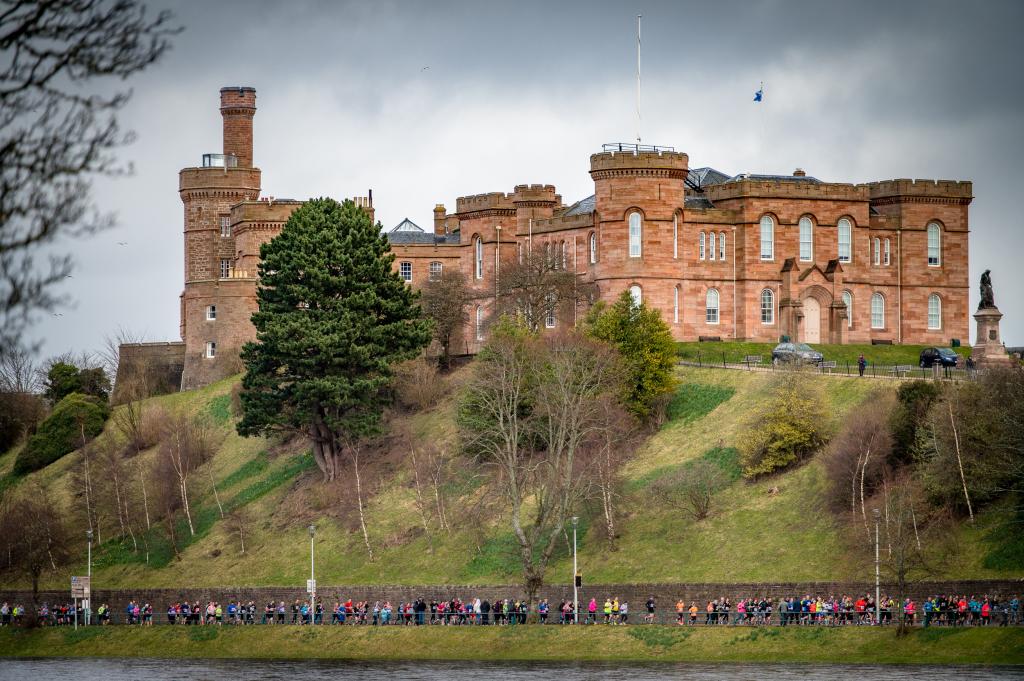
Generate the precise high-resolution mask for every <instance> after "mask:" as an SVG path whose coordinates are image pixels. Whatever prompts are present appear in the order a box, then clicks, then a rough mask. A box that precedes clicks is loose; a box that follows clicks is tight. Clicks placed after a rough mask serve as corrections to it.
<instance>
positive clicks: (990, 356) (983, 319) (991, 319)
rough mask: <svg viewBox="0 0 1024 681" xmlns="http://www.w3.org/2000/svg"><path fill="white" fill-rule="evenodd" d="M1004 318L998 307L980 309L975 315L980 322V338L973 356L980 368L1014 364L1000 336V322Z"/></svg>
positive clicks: (976, 342)
mask: <svg viewBox="0 0 1024 681" xmlns="http://www.w3.org/2000/svg"><path fill="white" fill-rule="evenodd" d="M1002 318H1003V313H1002V312H1000V311H999V308H996V307H984V308H978V311H977V312H975V313H974V319H975V320H977V322H978V337H977V340H976V341H975V343H974V348H973V350H972V352H971V355H972V356H973V357H974V361H975V363H976V364H977V365H978V366H979V367H984V366H1001V365H1009V364H1012V363H1013V359H1012V358H1011V357H1010V356H1009V355H1008V354H1006V346H1004V345H1003V341H1002V338H1001V337H1000V335H999V320H1000V319H1002Z"/></svg>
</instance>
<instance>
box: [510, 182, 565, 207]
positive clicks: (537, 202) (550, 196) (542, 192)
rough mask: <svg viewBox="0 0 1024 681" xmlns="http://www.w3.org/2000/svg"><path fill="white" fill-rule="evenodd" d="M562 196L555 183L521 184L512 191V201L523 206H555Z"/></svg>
mask: <svg viewBox="0 0 1024 681" xmlns="http://www.w3.org/2000/svg"><path fill="white" fill-rule="evenodd" d="M560 198H561V197H559V196H558V194H556V193H555V185H553V184H519V185H516V187H515V190H514V191H513V192H512V203H513V204H514V205H515V206H516V208H521V207H552V208H553V207H554V206H556V205H557V204H558V202H559V199H560Z"/></svg>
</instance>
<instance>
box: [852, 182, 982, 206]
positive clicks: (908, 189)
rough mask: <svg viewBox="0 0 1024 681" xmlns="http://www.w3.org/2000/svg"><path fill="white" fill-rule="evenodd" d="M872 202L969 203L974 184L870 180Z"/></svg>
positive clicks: (884, 203)
mask: <svg viewBox="0 0 1024 681" xmlns="http://www.w3.org/2000/svg"><path fill="white" fill-rule="evenodd" d="M861 186H866V187H867V188H868V190H869V192H870V197H871V203H873V204H875V205H886V204H891V203H945V204H953V205H968V204H970V202H971V199H973V198H974V194H973V191H974V185H973V183H971V182H969V181H962V182H958V181H955V180H908V179H899V180H883V181H881V182H869V183H868V184H867V185H861Z"/></svg>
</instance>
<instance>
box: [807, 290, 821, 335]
mask: <svg viewBox="0 0 1024 681" xmlns="http://www.w3.org/2000/svg"><path fill="white" fill-rule="evenodd" d="M820 342H821V304H820V303H819V302H818V299H817V298H812V297H808V298H805V299H804V343H820Z"/></svg>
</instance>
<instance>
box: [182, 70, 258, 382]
mask: <svg viewBox="0 0 1024 681" xmlns="http://www.w3.org/2000/svg"><path fill="white" fill-rule="evenodd" d="M220 111H221V115H222V117H223V126H224V127H223V136H224V144H223V153H208V154H203V155H202V164H201V165H200V166H197V167H192V168H183V169H182V170H181V172H180V173H179V174H178V193H179V196H180V197H181V201H182V203H183V204H184V208H185V220H184V222H185V225H184V227H185V229H184V232H185V252H184V256H185V290H184V293H183V294H182V304H181V337H182V340H184V341H185V370H184V373H183V375H182V386H181V387H182V389H183V390H188V389H190V388H195V387H199V386H201V385H205V384H207V383H209V382H211V381H214V380H217V379H219V378H221V377H223V376H226V375H229V374H230V373H234V372H235V371H236V370H238V366H237V360H235V361H232V356H234V357H237V354H238V349H239V348H240V347H241V344H242V343H243V342H245V341H246V340H249V339H250V338H251V337H252V335H253V333H252V324H251V323H250V322H249V316H250V315H251V314H252V310H253V308H254V306H255V290H256V289H255V279H253V278H243V277H236V276H235V239H234V234H233V231H232V220H231V207H232V206H234V205H236V204H238V203H241V202H242V201H246V200H255V199H257V198H258V197H259V193H260V171H259V169H258V168H254V167H252V120H253V116H254V114H255V112H256V90H254V89H253V88H251V87H230V88H223V89H221V91H220Z"/></svg>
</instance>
